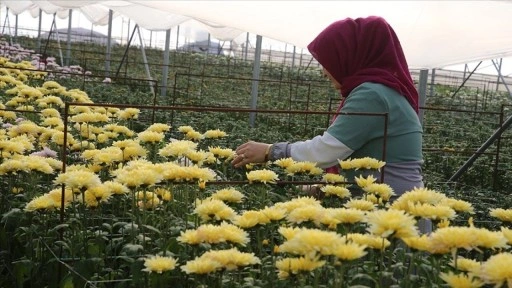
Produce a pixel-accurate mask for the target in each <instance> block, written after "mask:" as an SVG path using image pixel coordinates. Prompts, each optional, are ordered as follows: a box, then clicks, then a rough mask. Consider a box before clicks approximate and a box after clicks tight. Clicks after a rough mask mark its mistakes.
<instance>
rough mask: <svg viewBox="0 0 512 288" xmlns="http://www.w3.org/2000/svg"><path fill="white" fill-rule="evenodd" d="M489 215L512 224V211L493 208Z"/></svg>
mask: <svg viewBox="0 0 512 288" xmlns="http://www.w3.org/2000/svg"><path fill="white" fill-rule="evenodd" d="M489 215H491V216H492V217H495V218H498V219H500V220H501V221H504V222H512V209H502V208H492V209H491V211H490V212H489Z"/></svg>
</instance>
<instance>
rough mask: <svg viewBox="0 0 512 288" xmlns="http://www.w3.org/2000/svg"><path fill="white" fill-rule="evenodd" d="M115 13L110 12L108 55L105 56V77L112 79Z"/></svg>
mask: <svg viewBox="0 0 512 288" xmlns="http://www.w3.org/2000/svg"><path fill="white" fill-rule="evenodd" d="M113 14H114V11H112V9H110V10H108V35H107V53H106V55H105V77H110V59H111V58H110V53H111V50H112V18H113Z"/></svg>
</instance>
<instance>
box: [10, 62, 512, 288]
mask: <svg viewBox="0 0 512 288" xmlns="http://www.w3.org/2000/svg"><path fill="white" fill-rule="evenodd" d="M2 64H3V65H2V66H4V67H7V68H3V69H2V70H0V71H1V73H2V75H1V78H0V79H1V80H0V81H1V82H0V83H2V84H1V91H2V92H1V96H0V97H1V98H2V105H3V106H2V108H3V110H1V111H0V113H1V114H0V117H1V119H2V125H3V128H2V129H1V130H0V131H1V133H0V135H2V139H1V140H0V146H1V153H2V154H1V163H0V174H1V175H2V178H1V180H0V181H2V187H3V188H2V193H1V197H2V199H1V201H0V203H2V204H1V205H2V207H1V208H2V209H1V212H2V218H1V220H0V221H1V223H2V228H1V229H2V230H1V233H0V236H1V237H0V241H1V243H2V245H1V247H2V251H1V254H0V255H2V258H1V260H2V266H1V270H0V274H1V275H2V277H0V279H2V281H3V282H2V283H1V284H2V287H55V286H61V287H75V286H76V287H83V286H89V287H169V286H177V287H239V286H246V287H285V286H289V285H295V286H299V287H345V286H359V287H392V286H399V287H413V286H421V287H445V286H450V287H486V286H489V287H492V286H494V287H506V286H507V285H512V284H511V281H512V275H511V273H510V272H511V271H510V268H509V267H510V264H511V263H512V254H511V252H510V251H511V250H510V244H511V243H512V235H511V234H512V232H511V227H510V222H511V221H512V216H511V215H512V211H511V210H510V209H501V208H494V207H482V208H483V210H480V211H475V208H474V206H473V204H472V203H471V201H464V200H460V199H457V198H456V197H450V196H449V195H447V194H445V193H442V192H444V191H438V190H435V189H430V188H418V189H414V190H412V191H409V192H407V193H405V194H404V195H402V196H401V197H399V198H398V199H396V200H395V201H394V202H393V203H392V204H390V203H389V199H390V197H392V195H393V191H392V190H391V189H390V188H389V186H387V185H385V184H380V183H378V181H377V179H376V178H374V177H372V176H371V175H372V174H371V171H374V170H379V169H382V167H383V166H384V165H385V163H382V162H379V161H376V160H374V159H349V160H346V161H340V168H342V171H344V172H343V173H342V174H341V175H334V174H324V173H323V171H322V170H321V169H319V168H317V167H316V166H315V165H314V163H308V162H294V161H293V160H291V159H281V160H278V161H275V162H273V163H270V162H269V163H266V164H264V165H249V166H247V167H244V168H243V169H235V168H233V167H232V166H231V165H230V160H231V159H232V158H233V157H234V156H235V152H234V150H233V149H234V147H236V144H237V143H240V142H241V141H245V139H246V138H245V135H248V134H250V133H254V131H256V130H258V129H261V128H264V130H263V131H261V132H259V133H261V135H264V134H265V133H269V131H271V130H270V129H267V127H257V128H255V129H254V128H253V129H248V128H247V127H246V126H245V127H244V126H242V125H238V126H236V128H237V129H231V130H229V133H227V132H226V131H225V130H224V129H223V128H224V126H223V125H222V124H223V123H224V121H215V122H211V123H208V124H206V125H201V121H200V120H199V119H197V118H198V117H201V116H202V115H201V114H209V113H193V114H192V115H186V114H187V113H180V114H177V115H176V118H177V119H178V120H177V122H176V123H181V124H179V125H177V126H171V125H169V124H167V123H162V122H155V123H150V122H144V121H139V119H140V118H139V117H141V116H142V115H144V113H145V111H142V110H141V109H138V108H134V107H125V108H117V107H114V105H108V104H102V103H98V104H95V103H94V101H92V99H91V98H90V97H89V96H88V94H87V93H86V92H85V91H82V90H80V89H73V88H66V87H64V86H62V85H61V84H59V83H58V82H56V81H45V79H44V76H45V75H44V74H41V73H39V72H31V71H30V68H31V66H30V64H29V63H27V62H20V63H12V62H9V61H8V60H6V59H2ZM38 81H39V83H41V85H37V84H36V85H34V84H31V83H38ZM105 85H108V84H105ZM65 102H68V103H72V104H68V106H66V105H65ZM66 108H67V109H68V110H67V111H65V109H66ZM65 113H68V114H69V117H68V118H67V119H66V118H63V115H65ZM198 115H199V116H198ZM187 116H188V117H187ZM193 118H196V120H195V121H196V122H192V121H191V122H187V121H189V120H191V119H193ZM213 118H214V117H213V116H212V117H210V118H209V119H212V121H213ZM224 120H228V119H224ZM226 122H227V123H230V124H229V125H232V128H233V127H235V124H234V123H233V122H229V121H226ZM234 122H236V121H234ZM187 123H193V125H187ZM208 125H212V126H217V127H212V128H208ZM243 129H247V130H246V131H243ZM242 135H243V136H242ZM354 170H355V171H367V172H370V175H368V174H366V173H364V174H362V175H361V176H359V177H357V178H355V179H346V178H345V173H346V172H348V171H354ZM312 183H320V184H322V185H323V187H322V189H321V192H320V194H319V195H315V196H316V197H313V196H312V195H311V194H309V193H308V192H307V191H306V190H305V189H302V186H301V185H306V186H309V185H311V184H312ZM475 212H479V213H480V214H478V213H475ZM479 215H485V216H486V217H488V218H491V219H493V220H494V223H498V224H499V225H497V227H496V229H491V228H486V227H482V225H478V223H481V222H480V220H481V219H480V218H477V216H479ZM472 216H473V217H474V218H472ZM421 219H428V220H429V221H432V222H433V224H434V231H433V232H432V233H430V234H422V233H420V232H421V231H420V230H419V229H418V223H417V222H418V221H420V220H421ZM422 221H424V220H422ZM475 223H477V225H475ZM457 224H458V225H457ZM4 247H5V248H4Z"/></svg>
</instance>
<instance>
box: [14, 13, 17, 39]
mask: <svg viewBox="0 0 512 288" xmlns="http://www.w3.org/2000/svg"><path fill="white" fill-rule="evenodd" d="M16 37H18V14H16V15H15V16H14V38H16Z"/></svg>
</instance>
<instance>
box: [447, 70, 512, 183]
mask: <svg viewBox="0 0 512 288" xmlns="http://www.w3.org/2000/svg"><path fill="white" fill-rule="evenodd" d="M480 63H481V62H480ZM492 64H494V68H496V71H498V77H500V79H501V81H502V82H503V85H505V88H506V89H507V91H508V96H509V97H510V98H512V93H511V91H510V89H509V87H508V85H507V83H506V82H505V79H504V78H503V75H502V74H501V69H499V67H498V64H497V63H496V62H494V60H492ZM510 125H512V116H510V117H509V118H508V119H507V120H506V121H505V122H503V124H502V125H501V126H500V127H499V128H498V129H497V130H496V131H495V132H494V133H493V134H492V135H491V137H489V139H487V141H485V143H484V144H482V146H481V147H480V148H478V150H477V151H476V152H475V154H473V155H472V156H471V157H470V158H469V159H468V160H467V161H466V163H464V164H463V165H462V167H460V169H459V170H458V171H457V172H455V174H453V176H452V177H450V179H449V180H448V181H456V180H457V179H458V178H459V177H460V176H461V175H462V173H464V172H465V171H466V170H467V169H468V168H469V167H471V165H472V164H473V162H475V160H476V159H477V158H478V157H479V156H480V154H482V153H483V152H485V150H486V149H487V148H489V146H491V144H493V143H494V140H496V139H498V138H499V137H501V134H502V133H503V131H505V130H507V129H508V127H509V126H510Z"/></svg>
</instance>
